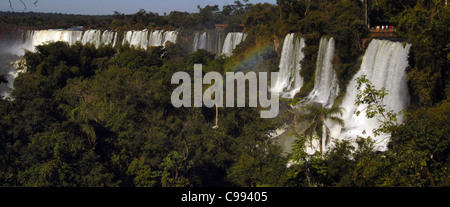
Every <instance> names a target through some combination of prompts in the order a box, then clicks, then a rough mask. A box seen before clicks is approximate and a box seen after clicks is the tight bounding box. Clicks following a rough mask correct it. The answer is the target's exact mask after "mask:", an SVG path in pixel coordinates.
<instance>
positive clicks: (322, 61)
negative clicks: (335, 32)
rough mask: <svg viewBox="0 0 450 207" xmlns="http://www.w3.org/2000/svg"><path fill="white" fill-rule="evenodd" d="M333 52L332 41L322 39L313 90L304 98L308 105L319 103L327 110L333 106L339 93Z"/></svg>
mask: <svg viewBox="0 0 450 207" xmlns="http://www.w3.org/2000/svg"><path fill="white" fill-rule="evenodd" d="M334 52H335V43H334V39H333V38H330V39H328V38H325V37H322V39H321V40H320V46H319V52H318V55H317V63H316V71H315V80H314V88H313V90H312V91H311V93H309V95H308V97H307V98H306V99H307V102H308V103H320V104H321V105H322V106H324V107H327V108H330V107H331V106H332V105H333V103H334V99H336V96H337V94H338V93H339V84H338V79H337V76H336V73H335V71H334V69H333V64H332V60H333V56H334Z"/></svg>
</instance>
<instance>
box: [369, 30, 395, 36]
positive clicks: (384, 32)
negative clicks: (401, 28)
mask: <svg viewBox="0 0 450 207" xmlns="http://www.w3.org/2000/svg"><path fill="white" fill-rule="evenodd" d="M396 32H397V30H396V29H395V28H388V29H377V28H371V29H369V35H370V36H371V37H373V38H396V37H397V34H396Z"/></svg>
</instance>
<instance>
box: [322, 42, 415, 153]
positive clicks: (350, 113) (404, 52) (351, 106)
mask: <svg viewBox="0 0 450 207" xmlns="http://www.w3.org/2000/svg"><path fill="white" fill-rule="evenodd" d="M410 47H411V45H410V44H407V45H406V46H405V47H403V44H402V43H400V42H392V41H388V40H375V39H374V40H372V42H371V43H370V44H369V46H368V48H367V50H366V53H365V55H364V58H363V61H362V64H361V68H360V70H359V71H358V73H357V74H356V75H355V76H354V77H353V79H352V80H351V81H350V83H349V85H348V87H347V92H346V96H345V97H344V99H343V102H342V104H341V106H340V107H342V108H343V109H344V114H343V116H342V119H343V120H344V122H345V126H344V127H343V128H342V127H340V126H335V127H334V128H333V129H332V132H331V136H332V137H338V138H339V139H355V138H357V137H358V136H360V137H368V136H370V137H371V138H372V139H374V140H375V141H376V144H375V147H376V149H378V150H386V149H387V143H388V141H389V137H390V136H389V135H387V134H384V135H379V136H377V137H374V135H373V133H372V130H373V129H376V128H378V127H379V126H380V122H379V121H378V120H377V119H381V117H374V118H372V119H368V118H366V117H365V115H366V113H365V111H364V110H363V109H364V108H365V106H364V105H361V106H359V107H356V105H355V99H356V95H357V93H358V91H357V89H356V84H357V83H356V78H358V77H361V76H362V75H366V78H367V79H369V80H370V81H371V82H372V84H373V85H374V86H375V88H376V89H377V90H379V89H381V88H382V87H384V88H385V89H386V90H388V93H389V94H388V95H387V96H386V97H385V98H384V100H383V104H384V105H385V107H386V111H390V110H392V111H393V112H395V113H397V112H399V111H400V110H402V109H405V108H406V107H407V106H408V105H409V93H408V87H407V75H406V72H405V69H406V67H407V66H408V52H409V48H410ZM357 110H359V111H361V114H360V115H359V116H356V114H355V111H357ZM397 119H398V123H400V122H402V116H398V117H397Z"/></svg>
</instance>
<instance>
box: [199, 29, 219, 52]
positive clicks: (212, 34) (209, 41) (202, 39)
mask: <svg viewBox="0 0 450 207" xmlns="http://www.w3.org/2000/svg"><path fill="white" fill-rule="evenodd" d="M222 43H223V41H221V34H220V32H217V31H215V30H213V31H204V32H195V33H194V36H193V40H192V47H191V52H195V51H197V50H199V49H204V50H206V51H208V52H212V53H214V54H217V55H220V54H221V53H222Z"/></svg>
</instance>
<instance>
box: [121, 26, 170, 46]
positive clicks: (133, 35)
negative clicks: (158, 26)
mask: <svg viewBox="0 0 450 207" xmlns="http://www.w3.org/2000/svg"><path fill="white" fill-rule="evenodd" d="M177 36H178V32H176V31H165V32H164V31H162V30H155V31H151V32H150V31H148V30H134V31H127V32H126V33H125V36H124V39H123V41H122V44H126V43H128V44H130V46H134V47H137V48H141V49H147V47H149V46H152V47H158V46H165V44H166V42H168V41H170V42H173V43H176V41H177Z"/></svg>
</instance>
